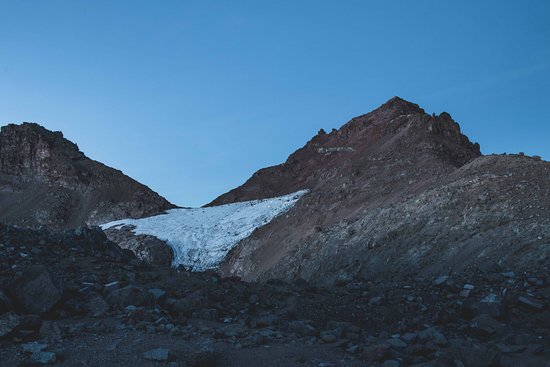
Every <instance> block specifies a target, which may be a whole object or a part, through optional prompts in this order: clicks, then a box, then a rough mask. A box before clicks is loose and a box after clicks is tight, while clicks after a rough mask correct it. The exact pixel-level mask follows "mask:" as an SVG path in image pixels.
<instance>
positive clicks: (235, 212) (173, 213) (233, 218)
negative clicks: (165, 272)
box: [101, 190, 308, 271]
mask: <svg viewBox="0 0 550 367" xmlns="http://www.w3.org/2000/svg"><path fill="white" fill-rule="evenodd" d="M307 192H308V191H307V190H301V191H298V192H295V193H293V194H289V195H285V196H280V197H276V198H271V199H262V200H253V201H245V202H240V203H233V204H226V205H220V206H214V207H208V208H194V209H171V210H168V211H166V212H165V213H164V214H160V215H155V216H153V217H148V218H141V219H122V220H117V221H114V222H110V223H106V224H103V225H101V228H102V229H104V230H105V229H109V228H114V229H121V228H122V227H124V226H132V227H134V228H133V230H132V232H133V233H134V234H136V235H141V234H143V235H150V236H155V237H157V238H159V239H161V240H163V241H166V243H168V245H169V246H171V247H172V249H173V250H174V262H173V266H178V265H183V266H185V267H187V268H190V269H192V270H195V271H203V270H206V269H211V268H215V267H217V266H218V265H219V264H220V262H221V261H222V260H223V259H224V257H225V255H226V254H227V253H228V252H229V251H230V250H231V249H232V248H233V247H235V246H236V245H237V243H239V241H241V240H242V239H244V238H246V237H248V236H250V234H252V232H253V231H254V230H255V229H256V228H259V227H262V226H264V225H265V224H267V223H269V222H270V221H271V220H273V219H274V218H275V217H277V216H279V215H281V214H282V213H284V212H286V211H288V210H289V209H290V208H292V207H293V206H294V204H296V202H297V201H298V200H299V199H300V197H301V196H302V195H304V194H306V193H307Z"/></svg>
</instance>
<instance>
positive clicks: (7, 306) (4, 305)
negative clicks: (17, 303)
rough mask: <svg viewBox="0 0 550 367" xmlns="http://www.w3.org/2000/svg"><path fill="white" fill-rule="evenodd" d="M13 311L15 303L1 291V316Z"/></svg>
mask: <svg viewBox="0 0 550 367" xmlns="http://www.w3.org/2000/svg"><path fill="white" fill-rule="evenodd" d="M11 310H13V303H12V302H11V300H10V299H9V297H8V296H7V295H6V293H5V292H4V291H3V290H1V289H0V314H3V313H4V312H8V311H11Z"/></svg>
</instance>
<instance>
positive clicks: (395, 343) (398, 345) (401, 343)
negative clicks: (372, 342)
mask: <svg viewBox="0 0 550 367" xmlns="http://www.w3.org/2000/svg"><path fill="white" fill-rule="evenodd" d="M388 344H389V345H391V346H392V347H394V348H399V349H401V348H407V343H405V342H404V341H402V340H400V339H398V338H390V339H388Z"/></svg>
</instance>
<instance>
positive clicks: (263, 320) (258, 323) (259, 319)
mask: <svg viewBox="0 0 550 367" xmlns="http://www.w3.org/2000/svg"><path fill="white" fill-rule="evenodd" d="M278 321H279V316H277V315H275V314H272V313H268V314H265V315H260V316H256V317H254V318H252V319H251V320H250V326H251V327H254V328H261V327H266V326H273V325H275V324H276V323H277V322H278Z"/></svg>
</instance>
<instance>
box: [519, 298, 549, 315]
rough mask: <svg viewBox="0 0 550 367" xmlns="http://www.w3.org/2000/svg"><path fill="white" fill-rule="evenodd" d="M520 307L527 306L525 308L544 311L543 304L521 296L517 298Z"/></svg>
mask: <svg viewBox="0 0 550 367" xmlns="http://www.w3.org/2000/svg"><path fill="white" fill-rule="evenodd" d="M518 302H519V304H520V305H523V306H527V308H529V309H531V310H535V311H541V310H543V309H544V303H543V302H541V301H539V300H537V299H535V298H533V297H529V296H521V297H519V298H518Z"/></svg>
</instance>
